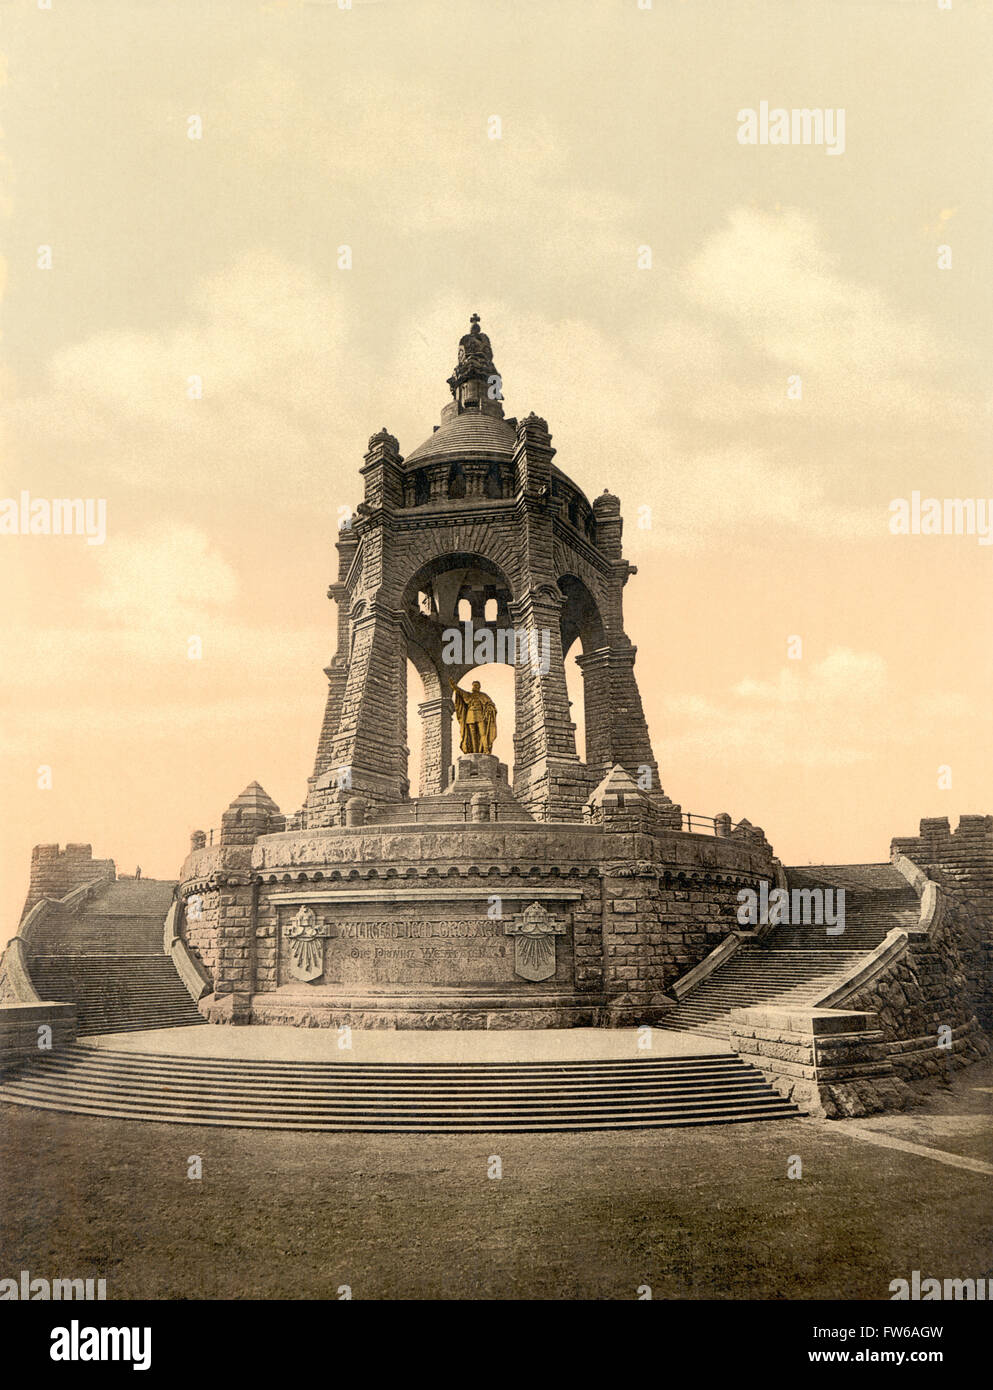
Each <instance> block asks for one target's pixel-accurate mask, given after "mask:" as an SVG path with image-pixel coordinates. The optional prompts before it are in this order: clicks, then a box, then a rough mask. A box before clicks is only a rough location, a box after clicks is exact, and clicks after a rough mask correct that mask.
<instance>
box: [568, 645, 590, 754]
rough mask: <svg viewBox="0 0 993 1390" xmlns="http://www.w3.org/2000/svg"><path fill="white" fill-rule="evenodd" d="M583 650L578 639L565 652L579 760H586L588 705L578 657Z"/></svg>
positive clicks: (570, 716)
mask: <svg viewBox="0 0 993 1390" xmlns="http://www.w3.org/2000/svg"><path fill="white" fill-rule="evenodd" d="M581 651H582V647H581V646H580V644H579V642H578V640H577V641H576V642H574V643H573V645H572V649H571V651H568V652H564V653H563V656H564V658H565V688H566V692H567V694H568V696H569V718H570V719H572V721H573V722H574V723H575V725H576V752H577V753H578V754H579V761H580V762H581V763H585V761H586V707H585V701H584V689H583V673H582V671H581V670H580V669H579V665H578V664H577V662H576V657H577V656H579V654H580V653H581Z"/></svg>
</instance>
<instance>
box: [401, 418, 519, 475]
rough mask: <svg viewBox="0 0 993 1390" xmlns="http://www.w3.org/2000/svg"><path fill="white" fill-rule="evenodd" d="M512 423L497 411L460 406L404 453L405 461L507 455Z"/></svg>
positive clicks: (414, 461) (508, 455) (512, 448)
mask: <svg viewBox="0 0 993 1390" xmlns="http://www.w3.org/2000/svg"><path fill="white" fill-rule="evenodd" d="M514 440H515V434H514V430H513V427H512V426H511V425H510V424H508V422H507V421H506V420H503V419H501V418H500V417H499V416H498V415H490V414H488V413H485V412H483V411H481V410H463V411H462V412H461V414H458V415H453V416H452V417H451V418H449V419H447V420H444V421H443V423H442V424H440V425H439V426H438V428H437V429H436V430H435V432H434V433H433V434H432V435H431V436H430V438H429V439H425V441H424V443H423V444H419V445H418V446H417V448H416V449H414V451H413V452H412V453H410V454H408V455H407V457H406V459H405V462H406V463H425V462H427V461H428V460H430V459H441V458H499V459H509V458H510V456H511V454H512V453H513V451H514Z"/></svg>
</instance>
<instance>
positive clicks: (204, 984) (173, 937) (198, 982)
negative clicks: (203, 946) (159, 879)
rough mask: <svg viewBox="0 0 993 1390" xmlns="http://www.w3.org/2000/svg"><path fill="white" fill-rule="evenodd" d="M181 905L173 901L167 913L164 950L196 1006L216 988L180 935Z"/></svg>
mask: <svg viewBox="0 0 993 1390" xmlns="http://www.w3.org/2000/svg"><path fill="white" fill-rule="evenodd" d="M180 910H181V908H180V903H179V902H178V900H173V903H172V905H171V906H170V908H169V911H168V912H167V913H166V918H165V928H164V936H163V949H164V951H165V953H166V955H168V956H171V957H172V963H173V965H174V966H175V967H176V973H177V974H178V976H179V978H180V979H181V980H182V982H183V984H184V985H185V986H186V989H187V991H188V993H189V995H190V998H191V999H192V1000H193V1002H194V1003H195V1004H198V1003H199V1002H200V1000H201V999H202V998H203V997H204V995H205V994H210V993H211V991H212V990H213V988H214V982H213V980H211V978H210V976H209V975H208V973H207V971H206V970H205V969H204V967H203V966H202V965H201V964H200V962H199V961H198V960H197V958H196V956H194V954H193V952H192V951H191V950H190V948H189V946H188V945H187V944H186V942H185V941H184V940H183V938H182V937H181V936H180V935H179V934H178V929H177V927H178V921H179V913H180Z"/></svg>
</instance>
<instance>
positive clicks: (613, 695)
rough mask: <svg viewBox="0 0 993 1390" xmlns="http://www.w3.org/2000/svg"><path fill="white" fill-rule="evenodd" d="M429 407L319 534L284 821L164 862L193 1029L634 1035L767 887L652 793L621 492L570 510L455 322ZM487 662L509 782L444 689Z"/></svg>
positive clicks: (236, 806)
mask: <svg viewBox="0 0 993 1390" xmlns="http://www.w3.org/2000/svg"><path fill="white" fill-rule="evenodd" d="M448 386H449V388H450V391H451V399H450V400H449V402H448V404H447V405H446V406H445V407H444V408H443V409H442V411H441V420H440V423H439V425H437V426H436V427H435V430H434V432H433V433H432V434H431V435H430V437H429V438H427V439H426V440H425V441H424V442H423V443H422V444H420V445H418V446H417V448H415V449H413V450H412V451H411V452H410V454H408V455H407V456H406V457H404V456H403V455H402V454H401V452H400V446H399V444H398V441H397V440H396V438H395V437H394V436H393V435H392V434H391V433H390V432H389V431H388V430H387V429H385V428H383V429H380V430H379V431H377V433H375V434H374V435H373V436H372V437H371V438H370V440H369V448H368V452H367V453H366V456H365V461H364V464H363V466H362V469H361V474H362V478H363V481H364V498H363V500H362V502H361V503H360V504H359V505H358V507H357V509H356V512H355V514H354V516H353V518H352V519H351V521H350V523H346V524H345V525H344V526H343V527H342V528H341V529H340V530H339V533H338V538H337V550H338V573H337V576H336V579H335V581H334V583H332V585H331V587H330V589H329V595H330V597H331V598H332V599H333V600H334V601H335V604H336V605H337V651H336V653H335V655H334V656H333V657H332V658H331V660H330V664H329V665H328V667H327V669H326V675H327V681H328V692H327V703H326V709H325V714H324V719H323V724H322V727H321V731H320V736H319V739H318V745H317V753H316V758H315V762H314V768H313V773H312V776H311V778H310V783H309V787H308V791H307V795H306V798H305V800H304V803H303V805H302V807H301V809H300V810H299V811H298V812H297V813H296V814H294V815H291V816H288V817H284V816H283V815H282V813H281V812H280V810H279V808H278V807H277V806H276V805H275V804H274V803H273V802H272V800H271V798H269V797H268V796H267V794H266V793H265V792H264V790H263V789H262V788H261V787H259V786H258V785H257V784H252V785H251V786H250V787H249V788H248V789H247V790H246V791H245V792H244V793H242V794H241V796H240V797H238V798H237V799H236V800H235V801H234V802H233V803H232V805H231V807H230V808H229V809H228V811H227V812H225V814H224V817H223V818H222V826H221V831H220V835H219V837H218V841H217V842H216V843H214V844H210V845H208V844H205V843H204V842H203V837H202V836H200V838H198V839H196V840H195V841H194V847H193V849H192V851H191V853H190V855H189V857H188V858H187V860H186V862H185V864H184V867H183V871H182V882H181V885H180V901H181V903H182V904H183V907H182V910H181V914H180V923H179V931H180V934H181V936H182V939H183V940H184V941H185V942H186V944H187V946H188V948H189V949H190V951H191V952H192V953H193V954H194V955H195V956H196V958H197V960H198V963H199V965H200V967H201V968H203V969H204V970H205V971H206V972H207V973H208V974H209V976H210V978H211V980H212V982H213V993H212V994H211V996H210V998H209V1000H208V1001H207V1004H206V1006H205V1007H206V1012H207V1014H208V1016H209V1017H210V1018H211V1019H213V1020H215V1021H230V1022H252V1023H270V1022H279V1023H285V1022H289V1023H298V1024H302V1025H308V1026H329V1027H330V1026H338V1025H342V1024H351V1025H355V1026H360V1027H383V1026H386V1027H391V1026H393V1027H445V1028H450V1027H465V1028H516V1027H566V1026H570V1025H587V1026H588V1025H617V1024H630V1023H635V1022H642V1021H652V1020H655V1019H658V1018H661V1017H662V1016H663V1014H664V1013H665V1011H666V1009H667V1008H669V1007H671V1003H672V1001H671V1000H670V999H669V998H668V997H667V996H666V994H665V990H666V988H667V986H668V985H669V984H670V983H671V981H672V980H673V979H675V978H676V977H677V976H678V975H680V974H682V973H684V972H685V971H687V970H689V969H690V968H691V967H693V966H694V965H696V964H697V962H698V961H700V960H701V959H702V958H703V957H704V956H706V955H707V954H708V952H709V951H711V950H712V949H713V947H714V946H716V945H718V944H719V943H720V942H721V940H722V939H723V938H724V937H725V936H726V935H727V934H728V933H729V932H731V931H732V930H733V929H734V927H735V926H736V920H735V908H736V904H737V894H738V891H739V890H740V889H741V888H743V887H754V886H755V885H756V884H757V883H758V882H760V881H761V880H764V879H768V878H769V877H770V875H772V874H773V873H774V871H775V864H774V861H773V858H772V852H771V849H770V847H769V845H768V844H767V843H766V841H765V838H764V836H763V834H762V832H761V831H760V830H757V829H754V828H753V827H751V826H750V825H748V823H747V822H742V823H741V824H740V825H739V826H738V827H737V828H736V829H732V828H731V822H730V820H729V821H728V824H727V827H725V829H726V833H722V834H715V833H714V829H715V827H714V826H711V827H710V833H709V834H696V833H690V832H689V831H687V830H686V829H684V826H683V817H682V814H681V811H680V808H679V807H678V806H676V805H674V803H673V802H672V800H671V799H670V798H669V797H668V796H667V795H666V794H665V792H664V791H663V788H662V784H661V780H660V775H659V765H658V762H657V760H656V757H655V754H654V752H653V749H652V744H651V740H650V738H649V732H648V726H647V723H646V721H645V715H644V711H643V709H642V703H641V696H640V694H639V691H638V685H637V681H636V679H635V657H636V651H635V648H634V646H633V645H632V643H631V641H630V639H629V637H628V635H627V633H626V631H625V627H624V615H623V593H624V586H625V585H626V584H627V582H628V580H629V579H630V577H631V576H632V575H633V574H634V573H635V571H634V569H633V567H632V566H631V565H630V564H629V563H628V561H627V560H626V559H625V557H624V553H623V548H622V530H623V524H622V520H621V509H620V502H619V501H618V499H617V498H616V497H615V496H614V495H613V494H612V493H610V492H609V491H606V490H605V491H604V492H603V493H601V495H600V496H599V497H597V498H596V499H595V500H594V501H593V502H592V503H591V502H590V501H589V500H588V499H587V497H586V496H585V495H584V493H583V491H582V489H581V488H580V487H578V486H577V484H576V483H575V482H573V481H572V479H571V478H570V477H569V476H568V475H567V474H566V473H565V472H563V471H562V470H561V469H560V468H559V467H558V466H557V464H556V463H555V461H554V460H555V453H556V451H555V449H554V448H553V446H552V436H551V434H550V432H549V428H548V425H547V423H546V422H545V420H544V419H542V418H541V417H540V416H539V415H537V414H533V413H532V414H529V415H527V416H526V417H525V418H524V419H522V420H516V419H508V418H506V417H505V414H504V407H503V392H502V381H501V379H500V376H499V374H498V372H497V370H496V367H495V365H494V361H493V351H492V347H491V344H490V340H489V338H488V337H487V336H486V334H484V333H483V332H482V330H481V327H480V323H479V318H478V316H477V315H473V316H472V320H471V325H470V329H469V332H468V333H467V334H465V335H464V336H463V337H462V339H461V341H460V342H459V346H458V360H457V363H456V366H455V369H454V371H453V373H452V375H451V377H450V378H449V380H448ZM573 652H576V653H577V656H576V660H577V662H578V666H579V668H580V671H581V673H582V682H583V702H584V708H585V725H586V749H585V756H584V757H583V758H581V757H580V756H579V752H578V751H577V744H576V728H575V724H574V722H573V720H572V718H571V714H570V701H569V696H568V693H567V688H566V675H565V661H566V659H567V657H568V658H569V659H571V653H573ZM408 661H409V662H410V664H411V665H412V667H413V669H414V670H415V671H416V672H417V676H418V678H419V681H420V683H421V686H422V691H421V698H420V700H419V703H418V705H417V710H418V715H419V718H420V720H421V735H422V737H421V760H420V768H419V788H418V794H417V795H416V796H412V795H411V790H410V787H411V783H410V777H409V770H408V766H407V760H408V749H407V728H406V718H407V671H408ZM491 662H497V663H502V664H505V665H507V666H509V667H510V668H511V669H512V670H513V675H514V700H513V709H512V710H510V709H506V710H504V709H501V710H500V712H499V726H500V729H501V730H502V731H503V737H504V738H507V734H508V732H509V734H510V738H509V740H508V743H509V746H511V747H512V750H513V756H512V763H511V762H510V761H509V760H508V762H503V761H501V759H500V758H499V756H498V755H497V754H496V753H495V752H494V748H495V746H496V740H497V737H498V735H497V724H498V721H497V709H496V706H495V704H494V702H493V700H492V699H491V698H490V697H489V696H488V695H487V694H486V693H485V692H484V691H483V690H481V689H480V682H479V681H478V680H471V681H469V682H467V681H466V678H467V677H470V676H471V673H472V672H473V670H474V669H475V668H476V667H477V666H480V665H486V664H489V663H491ZM453 716H454V718H453ZM456 722H457V727H458V733H459V751H458V753H457V755H455V756H454V757H453V747H452V735H453V724H454V723H456Z"/></svg>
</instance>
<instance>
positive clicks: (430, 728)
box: [417, 695, 453, 796]
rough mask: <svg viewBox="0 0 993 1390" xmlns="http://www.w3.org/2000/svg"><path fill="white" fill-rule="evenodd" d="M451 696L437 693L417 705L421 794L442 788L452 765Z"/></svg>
mask: <svg viewBox="0 0 993 1390" xmlns="http://www.w3.org/2000/svg"><path fill="white" fill-rule="evenodd" d="M452 709H453V706H452V700H451V696H449V695H436V696H435V697H434V698H433V699H430V700H422V701H421V703H420V704H419V705H418V706H417V713H418V714H419V715H420V716H421V791H420V794H421V796H437V795H438V794H439V793H440V792H443V791H444V790H445V787H446V785H447V782H448V769H449V768H450V767H451V765H452Z"/></svg>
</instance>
